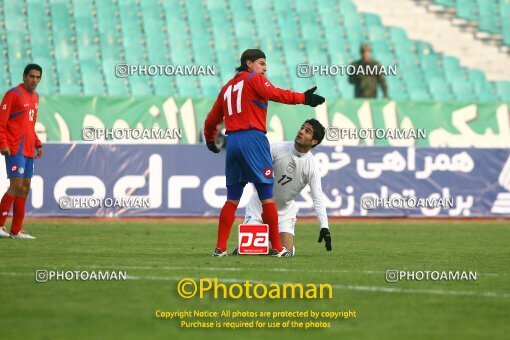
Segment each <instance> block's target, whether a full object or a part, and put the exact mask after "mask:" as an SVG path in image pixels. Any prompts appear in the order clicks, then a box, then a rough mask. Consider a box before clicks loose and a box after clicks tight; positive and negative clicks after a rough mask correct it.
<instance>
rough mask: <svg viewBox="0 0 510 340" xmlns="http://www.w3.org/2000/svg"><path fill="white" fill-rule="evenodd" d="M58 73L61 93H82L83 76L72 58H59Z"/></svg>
mask: <svg viewBox="0 0 510 340" xmlns="http://www.w3.org/2000/svg"><path fill="white" fill-rule="evenodd" d="M57 73H58V82H59V90H60V94H61V95H79V94H80V93H81V89H82V86H81V81H82V80H81V76H80V74H79V72H78V71H77V69H76V66H75V65H74V62H73V60H72V59H62V60H59V59H57Z"/></svg>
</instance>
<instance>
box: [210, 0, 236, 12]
mask: <svg viewBox="0 0 510 340" xmlns="http://www.w3.org/2000/svg"><path fill="white" fill-rule="evenodd" d="M234 2H236V1H233V2H232V3H234ZM207 7H208V8H209V9H221V10H225V9H226V6H225V1H223V0H207Z"/></svg>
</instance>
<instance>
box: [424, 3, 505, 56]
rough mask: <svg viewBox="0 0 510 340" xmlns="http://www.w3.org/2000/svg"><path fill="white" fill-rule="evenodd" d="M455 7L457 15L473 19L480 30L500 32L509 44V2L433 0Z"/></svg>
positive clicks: (493, 32)
mask: <svg viewBox="0 0 510 340" xmlns="http://www.w3.org/2000/svg"><path fill="white" fill-rule="evenodd" d="M434 2H435V3H437V4H440V5H443V6H444V7H447V8H453V9H455V14H456V16H457V17H459V18H462V19H466V20H470V21H475V22H477V24H478V29H479V30H480V31H482V32H488V33H492V34H501V35H502V37H503V43H504V44H505V45H509V46H510V2H509V1H507V0H434Z"/></svg>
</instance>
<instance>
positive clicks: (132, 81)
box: [129, 76, 153, 97]
mask: <svg viewBox="0 0 510 340" xmlns="http://www.w3.org/2000/svg"><path fill="white" fill-rule="evenodd" d="M149 79H150V78H149V77H141V76H140V77H136V76H135V77H129V85H130V87H131V95H132V96H139V97H142V96H151V95H152V94H153V92H152V88H151V86H150V84H149Z"/></svg>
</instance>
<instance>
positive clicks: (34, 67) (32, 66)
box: [23, 64, 42, 76]
mask: <svg viewBox="0 0 510 340" xmlns="http://www.w3.org/2000/svg"><path fill="white" fill-rule="evenodd" d="M32 70H36V71H39V72H41V76H42V67H41V66H39V65H37V64H28V65H27V66H25V70H24V71H23V76H26V75H27V74H29V73H30V71H32Z"/></svg>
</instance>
